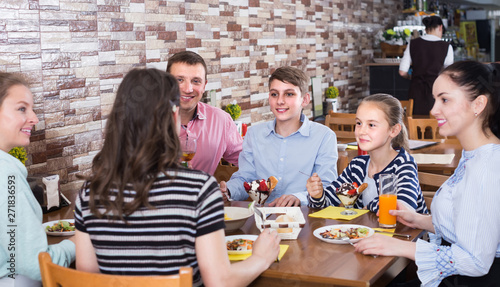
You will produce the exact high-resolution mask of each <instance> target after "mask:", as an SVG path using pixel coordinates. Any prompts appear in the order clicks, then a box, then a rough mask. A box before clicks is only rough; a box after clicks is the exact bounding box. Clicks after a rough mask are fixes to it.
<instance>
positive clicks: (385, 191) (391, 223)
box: [378, 174, 398, 228]
mask: <svg viewBox="0 0 500 287" xmlns="http://www.w3.org/2000/svg"><path fill="white" fill-rule="evenodd" d="M379 187H380V194H379V197H378V199H379V202H378V206H379V208H378V216H379V218H378V223H379V226H380V227H382V228H394V227H396V216H394V215H390V214H389V210H395V209H396V208H397V201H398V197H397V189H396V175H394V174H381V175H380V176H379Z"/></svg>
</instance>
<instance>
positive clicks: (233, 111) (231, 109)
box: [225, 100, 246, 136]
mask: <svg viewBox="0 0 500 287" xmlns="http://www.w3.org/2000/svg"><path fill="white" fill-rule="evenodd" d="M225 111H226V112H227V113H228V114H229V115H230V116H231V118H232V119H233V121H234V123H235V124H236V127H237V129H238V132H239V133H240V135H242V136H244V135H245V133H246V124H244V123H243V122H242V121H237V119H238V118H239V117H240V116H241V107H240V105H238V103H237V102H236V100H234V101H233V102H232V103H230V104H229V105H227V106H226V108H225Z"/></svg>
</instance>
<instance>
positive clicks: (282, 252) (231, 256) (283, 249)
mask: <svg viewBox="0 0 500 287" xmlns="http://www.w3.org/2000/svg"><path fill="white" fill-rule="evenodd" d="M287 250H288V245H281V244H280V254H279V255H278V258H279V259H280V260H281V258H282V257H283V255H285V252H286V251H287ZM250 255H252V253H247V254H228V256H229V260H231V261H241V260H245V259H247V258H248V257H250Z"/></svg>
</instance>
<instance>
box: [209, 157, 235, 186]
mask: <svg viewBox="0 0 500 287" xmlns="http://www.w3.org/2000/svg"><path fill="white" fill-rule="evenodd" d="M236 171H238V167H237V166H235V165H233V164H230V163H228V162H224V163H223V161H222V160H221V161H220V162H219V165H218V166H217V169H216V170H215V172H214V177H215V179H216V180H217V182H221V181H228V180H229V179H230V178H231V175H233V173H235V172H236Z"/></svg>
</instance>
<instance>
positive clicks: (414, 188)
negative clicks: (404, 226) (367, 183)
mask: <svg viewBox="0 0 500 287" xmlns="http://www.w3.org/2000/svg"><path fill="white" fill-rule="evenodd" d="M369 159H370V156H369V155H362V156H357V157H355V158H354V159H353V160H352V161H351V162H350V163H349V165H348V166H347V167H346V168H345V169H344V171H343V172H342V174H341V175H340V176H339V177H338V178H337V180H335V181H333V182H332V183H331V184H330V185H329V186H327V187H326V188H324V190H323V196H322V197H321V198H319V199H314V198H312V197H311V196H309V195H308V201H309V206H310V207H314V208H324V207H327V206H330V205H334V206H339V205H340V203H341V202H340V200H339V198H338V197H337V195H336V194H335V190H336V189H337V188H338V187H340V186H341V185H342V183H345V182H348V183H353V182H356V183H357V184H358V185H361V184H362V183H363V182H364V180H365V177H366V176H367V168H368V167H367V164H368V162H369ZM383 173H392V174H395V175H396V176H397V190H398V200H401V201H403V202H405V203H406V204H408V205H409V206H411V207H412V208H414V209H415V211H416V212H418V213H424V214H425V213H428V210H427V206H426V205H425V200H424V197H423V195H422V190H421V189H420V184H419V182H418V172H417V164H416V163H415V160H414V159H413V157H412V156H411V155H410V154H409V153H407V152H406V151H405V150H404V149H403V148H401V149H400V150H399V153H398V155H397V156H396V157H395V158H394V159H393V160H392V161H391V163H389V165H387V166H386V167H385V168H384V169H383V170H382V171H381V172H379V173H376V174H375V175H374V176H373V179H374V180H375V183H376V186H377V193H379V175H380V174H383ZM362 196H363V194H361V196H360V198H359V199H358V200H357V201H356V204H355V205H354V207H355V208H363V207H364V206H363V200H362ZM378 201H379V199H378V196H377V197H376V198H375V199H373V200H372V201H371V202H370V203H369V204H368V206H367V208H368V209H369V210H370V211H372V212H377V211H378Z"/></svg>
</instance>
